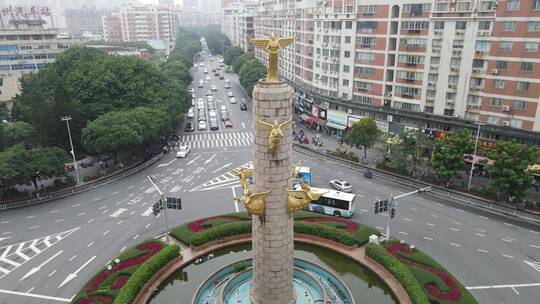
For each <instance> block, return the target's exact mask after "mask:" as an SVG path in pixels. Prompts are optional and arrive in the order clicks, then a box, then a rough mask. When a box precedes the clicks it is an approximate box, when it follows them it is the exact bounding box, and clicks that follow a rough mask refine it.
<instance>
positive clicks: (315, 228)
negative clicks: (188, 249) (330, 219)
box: [294, 222, 356, 246]
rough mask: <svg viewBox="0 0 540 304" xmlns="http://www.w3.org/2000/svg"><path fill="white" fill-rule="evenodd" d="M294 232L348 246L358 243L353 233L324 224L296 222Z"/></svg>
mask: <svg viewBox="0 0 540 304" xmlns="http://www.w3.org/2000/svg"><path fill="white" fill-rule="evenodd" d="M294 232H296V233H303V234H309V235H314V236H318V237H322V238H325V239H329V240H332V241H335V242H338V243H341V244H344V245H347V246H352V245H354V244H356V239H355V238H354V236H353V235H352V234H351V233H349V232H346V231H343V230H340V229H337V228H334V227H330V226H328V225H323V224H317V223H306V222H295V223H294Z"/></svg>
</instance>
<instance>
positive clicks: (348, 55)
mask: <svg viewBox="0 0 540 304" xmlns="http://www.w3.org/2000/svg"><path fill="white" fill-rule="evenodd" d="M343 56H344V57H345V58H351V51H345V52H343Z"/></svg>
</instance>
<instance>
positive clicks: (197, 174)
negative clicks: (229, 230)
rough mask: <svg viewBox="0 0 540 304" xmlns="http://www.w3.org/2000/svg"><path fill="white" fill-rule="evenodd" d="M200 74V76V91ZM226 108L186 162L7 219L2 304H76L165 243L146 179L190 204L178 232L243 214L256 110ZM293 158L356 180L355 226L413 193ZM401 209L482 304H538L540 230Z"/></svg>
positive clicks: (407, 233) (409, 202)
mask: <svg viewBox="0 0 540 304" xmlns="http://www.w3.org/2000/svg"><path fill="white" fill-rule="evenodd" d="M211 63H212V62H210V61H208V60H207V64H211ZM213 63H214V64H217V61H214V62H213ZM209 70H211V69H209ZM201 72H202V71H194V75H195V77H194V79H195V81H194V84H196V83H197V81H198V79H199V78H200V74H201ZM211 77H212V78H215V77H214V76H213V75H212V76H211ZM226 77H227V78H229V79H230V80H231V86H232V90H233V92H234V94H235V96H236V97H237V99H241V98H242V97H244V98H246V99H248V98H247V96H244V93H243V90H242V89H241V87H240V85H239V84H238V82H237V78H236V77H235V76H234V75H231V74H227V76H226ZM215 82H216V85H217V86H218V88H220V91H219V92H218V94H225V90H224V89H223V87H222V86H221V87H220V86H219V85H218V84H219V80H215ZM207 88H209V87H206V88H205V89H204V91H200V92H201V93H200V94H204V92H206V90H207ZM197 94H198V95H199V91H198V93H197ZM197 97H198V96H197ZM221 99H223V100H224V101H225V102H226V103H227V102H228V99H226V98H221ZM227 106H228V107H229V110H230V112H231V114H232V116H233V123H234V128H232V129H225V128H221V127H222V125H220V130H219V131H208V130H206V131H200V132H199V131H196V132H194V133H189V134H187V133H182V134H181V135H180V141H181V142H182V143H184V144H190V145H192V147H193V148H192V150H191V152H190V154H189V155H188V157H187V158H185V159H177V158H175V157H174V153H171V154H168V155H166V156H165V157H164V158H163V159H162V160H161V161H159V162H158V163H156V164H155V165H153V166H151V167H149V168H148V169H146V170H144V171H143V172H140V173H137V174H135V175H132V176H130V177H128V178H126V179H123V180H121V181H118V182H116V183H113V184H110V185H107V186H104V187H101V188H98V189H95V190H92V191H88V192H85V193H81V194H78V195H75V196H72V197H68V198H65V199H61V200H57V201H54V202H50V203H45V204H42V205H38V206H33V207H29V208H24V209H16V210H10V211H6V212H2V213H0V303H9V304H12V303H30V304H33V303H59V302H69V299H71V297H73V296H74V294H75V293H76V292H77V291H78V289H79V288H80V286H81V285H82V284H84V282H86V281H87V280H88V279H89V278H90V276H91V275H93V274H94V273H95V272H96V271H97V270H98V269H100V268H101V267H102V266H104V265H105V264H106V263H107V262H108V261H109V260H110V259H112V258H114V257H115V256H116V255H118V254H119V253H120V252H121V251H123V250H125V249H126V248H128V247H130V246H133V245H135V244H137V243H138V242H140V241H142V240H144V239H148V238H153V237H156V236H158V235H161V234H162V233H163V232H164V221H163V216H164V215H163V214H161V215H160V216H159V217H157V218H156V217H154V216H153V215H152V214H151V210H150V209H149V208H150V206H151V205H152V204H153V203H154V202H155V201H156V200H157V198H158V195H157V192H156V191H155V190H153V189H152V188H151V185H150V183H149V181H148V180H147V178H146V176H147V175H153V176H155V177H156V179H157V180H158V183H159V185H160V187H162V188H163V189H164V190H165V192H167V193H168V194H169V195H171V196H180V197H182V203H183V209H182V210H180V211H178V210H169V212H168V220H169V221H168V222H169V226H170V227H172V226H175V225H178V224H181V223H183V222H186V221H189V220H193V219H195V218H201V217H206V216H211V215H217V214H222V213H226V212H234V211H237V210H243V207H242V206H239V205H237V204H235V203H234V201H233V199H232V197H233V195H238V194H239V191H240V188H239V183H238V181H237V180H236V179H235V178H234V177H233V176H232V175H231V174H229V173H227V172H228V171H229V170H230V169H232V168H236V167H239V166H241V165H244V164H247V163H248V162H249V161H250V159H251V155H252V151H251V146H250V145H251V142H252V137H251V135H250V134H251V133H250V132H249V130H250V128H251V110H250V108H251V103H250V102H248V108H249V109H248V111H240V108H239V104H235V105H231V104H227ZM218 107H219V105H218ZM242 123H243V125H242ZM294 158H295V162H296V161H299V160H301V159H303V160H304V161H305V165H307V166H310V167H312V171H313V172H312V173H313V181H314V185H315V186H319V187H327V185H328V181H329V180H330V179H334V178H344V179H347V180H349V181H350V183H351V184H352V186H353V189H354V193H356V194H357V198H356V213H355V214H354V216H353V219H354V220H358V221H360V222H362V223H365V224H368V225H372V226H374V227H377V228H378V229H381V230H382V229H383V228H384V227H385V223H386V218H385V217H384V216H382V215H375V214H373V212H372V209H373V201H374V200H375V199H378V198H385V197H387V196H388V195H389V194H398V193H401V192H408V191H410V190H411V189H408V188H406V187H402V186H396V185H394V184H392V183H390V182H387V181H384V180H378V179H372V180H366V179H364V178H363V177H362V176H361V174H359V173H358V172H356V171H354V170H351V169H349V168H346V167H343V166H341V165H339V164H336V163H332V162H328V161H321V160H318V159H310V158H306V157H305V156H304V155H302V154H298V153H295V154H294ZM398 203H399V206H398V211H397V216H396V218H394V219H392V220H391V227H392V235H393V236H394V237H396V238H400V239H403V240H406V241H407V242H410V243H412V244H414V245H415V246H417V247H418V248H420V249H422V250H424V251H425V252H427V253H428V254H430V255H432V256H433V257H434V258H435V259H437V260H438V261H439V262H440V263H441V264H443V265H444V266H445V267H447V268H448V269H449V270H450V271H451V272H452V273H453V274H454V275H456V276H457V277H458V278H459V279H460V280H461V281H462V282H463V283H464V284H465V285H466V286H467V287H472V288H473V289H472V290H471V291H472V292H473V294H474V296H475V297H476V298H477V299H478V301H479V302H480V303H531V304H533V303H538V298H539V296H540V263H539V261H540V232H539V229H538V227H535V226H531V225H527V224H524V223H521V222H517V221H514V220H511V219H508V218H504V217H501V216H498V215H495V214H491V213H487V212H484V211H478V210H475V209H470V208H465V207H463V206H460V205H455V204H453V203H451V202H447V201H442V200H440V199H437V198H434V197H432V196H430V195H429V193H424V194H420V195H414V196H409V197H406V198H403V199H401V200H399V201H398Z"/></svg>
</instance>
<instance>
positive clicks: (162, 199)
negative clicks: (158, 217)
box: [148, 175, 169, 243]
mask: <svg viewBox="0 0 540 304" xmlns="http://www.w3.org/2000/svg"><path fill="white" fill-rule="evenodd" d="M148 179H149V180H150V182H151V183H152V185H154V187H155V188H156V190H157V191H158V193H159V196H160V197H161V203H162V204H164V205H165V206H164V208H163V209H165V214H164V215H165V241H166V242H167V243H169V225H168V224H167V205H166V204H167V202H166V199H165V196H164V195H163V192H161V190H160V189H159V187H158V186H157V184H156V182H155V181H154V178H153V177H152V176H150V175H148Z"/></svg>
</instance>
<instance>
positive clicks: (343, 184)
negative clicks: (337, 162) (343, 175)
mask: <svg viewBox="0 0 540 304" xmlns="http://www.w3.org/2000/svg"><path fill="white" fill-rule="evenodd" d="M330 187H331V188H334V189H336V190H339V191H343V192H351V191H352V186H351V184H350V183H349V182H348V181H346V180H339V179H333V180H331V181H330Z"/></svg>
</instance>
